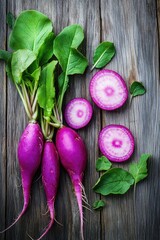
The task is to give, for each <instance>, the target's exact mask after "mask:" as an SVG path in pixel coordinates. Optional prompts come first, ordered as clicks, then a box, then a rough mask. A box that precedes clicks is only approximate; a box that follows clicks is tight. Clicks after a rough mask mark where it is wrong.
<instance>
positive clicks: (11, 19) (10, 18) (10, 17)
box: [6, 12, 16, 29]
mask: <svg viewBox="0 0 160 240" xmlns="http://www.w3.org/2000/svg"><path fill="white" fill-rule="evenodd" d="M15 20H16V19H15V17H14V16H13V14H12V13H11V12H9V13H7V16H6V21H7V24H8V26H9V28H10V29H13V27H14V24H15Z"/></svg>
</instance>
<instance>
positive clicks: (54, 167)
mask: <svg viewBox="0 0 160 240" xmlns="http://www.w3.org/2000/svg"><path fill="white" fill-rule="evenodd" d="M41 170H42V182H43V187H44V191H45V194H46V199H47V205H48V209H49V212H50V223H49V225H48V227H47V229H46V230H45V232H44V233H43V234H42V235H41V236H40V237H39V238H38V240H40V239H42V238H43V237H44V236H45V235H46V234H47V233H48V231H49V230H50V228H51V227H52V225H53V223H54V217H55V211H54V203H55V198H56V194H57V189H58V185H59V176H60V162H59V157H58V152H57V150H56V147H55V145H54V143H53V142H45V144H44V150H43V156H42V166H41Z"/></svg>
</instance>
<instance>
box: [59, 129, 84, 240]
mask: <svg viewBox="0 0 160 240" xmlns="http://www.w3.org/2000/svg"><path fill="white" fill-rule="evenodd" d="M56 147H57V150H58V153H59V156H60V160H61V163H62V165H63V167H64V168H65V169H66V171H67V172H68V174H69V176H70V179H71V181H72V184H73V187H74V191H75V195H76V198H77V203H78V207H79V212H80V221H81V237H82V239H84V237H83V209H82V190H83V186H82V180H83V175H84V170H85V168H86V163H87V151H86V147H85V144H84V142H83V140H82V139H81V137H80V136H79V135H78V134H77V133H76V132H75V131H74V130H72V129H71V128H68V127H65V126H63V127H62V128H60V129H59V130H58V132H57V135H56Z"/></svg>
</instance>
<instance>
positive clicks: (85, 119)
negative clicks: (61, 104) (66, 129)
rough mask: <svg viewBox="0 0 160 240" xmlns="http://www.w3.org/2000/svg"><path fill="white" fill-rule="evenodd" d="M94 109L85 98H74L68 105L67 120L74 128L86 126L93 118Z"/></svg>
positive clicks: (65, 114)
mask: <svg viewBox="0 0 160 240" xmlns="http://www.w3.org/2000/svg"><path fill="white" fill-rule="evenodd" d="M92 114H93V110H92V106H91V104H90V102H89V101H88V100H86V99H85V98H74V99H72V100H71V101H70V102H69V103H68V104H67V106H66V109H65V113H64V116H65V120H66V122H67V124H68V125H69V126H70V127H71V128H74V129H79V128H82V127H85V126H86V125H87V124H88V123H89V121H90V120H91V118H92Z"/></svg>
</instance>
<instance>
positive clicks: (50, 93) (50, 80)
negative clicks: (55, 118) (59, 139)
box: [38, 61, 57, 120]
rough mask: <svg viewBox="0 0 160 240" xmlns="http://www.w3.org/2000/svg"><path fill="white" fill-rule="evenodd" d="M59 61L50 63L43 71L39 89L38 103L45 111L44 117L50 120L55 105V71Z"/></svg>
mask: <svg viewBox="0 0 160 240" xmlns="http://www.w3.org/2000/svg"><path fill="white" fill-rule="evenodd" d="M56 64H57V61H52V62H50V63H48V64H47V65H46V66H45V67H44V68H43V70H42V72H41V76H40V80H39V88H38V103H39V106H40V107H41V108H43V109H44V116H45V117H46V118H48V120H49V119H50V117H51V115H52V110H53V107H54V103H55V87H54V74H53V72H54V70H55V67H56Z"/></svg>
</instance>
